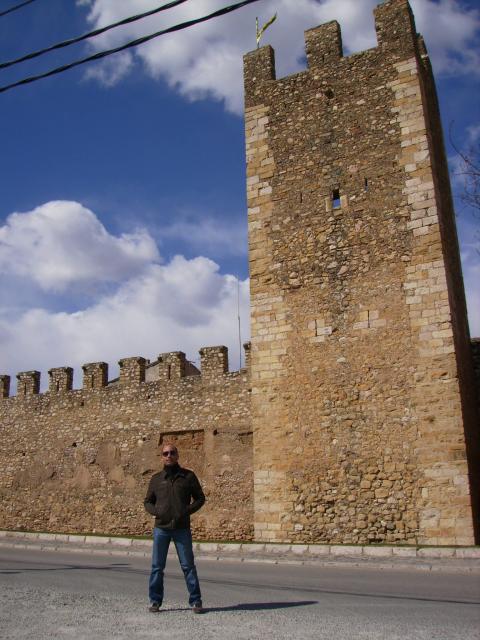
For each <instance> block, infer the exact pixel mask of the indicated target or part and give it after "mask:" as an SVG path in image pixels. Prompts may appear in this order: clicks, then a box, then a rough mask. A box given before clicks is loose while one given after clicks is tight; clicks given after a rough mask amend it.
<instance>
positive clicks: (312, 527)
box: [0, 0, 480, 551]
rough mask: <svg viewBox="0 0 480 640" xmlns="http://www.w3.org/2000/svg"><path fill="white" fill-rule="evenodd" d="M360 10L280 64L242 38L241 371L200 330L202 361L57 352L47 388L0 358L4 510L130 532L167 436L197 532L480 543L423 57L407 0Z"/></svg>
mask: <svg viewBox="0 0 480 640" xmlns="http://www.w3.org/2000/svg"><path fill="white" fill-rule="evenodd" d="M375 26H376V31H377V39H378V45H377V46H376V47H375V48H373V49H370V50H368V51H363V52H361V53H357V54H355V55H352V56H348V57H346V56H343V53H342V40H341V33H340V27H339V25H338V23H337V22H335V21H333V22H330V23H328V24H325V25H320V26H319V27H316V28H314V29H310V30H308V31H307V32H306V34H305V48H306V58H307V64H308V67H307V69H306V70H305V71H302V72H300V73H297V74H294V75H292V76H289V77H286V78H280V79H276V73H275V56H274V51H273V49H272V48H271V47H268V46H267V47H263V48H260V49H257V50H256V51H253V52H252V53H249V54H247V55H246V56H245V59H244V63H245V66H244V80H245V139H246V159H247V200H248V231H249V266H250V287H251V290H250V295H251V335H252V341H251V345H246V363H247V365H246V369H244V370H242V371H239V372H229V370H228V353H227V350H226V349H225V347H221V346H216V347H215V346H214V347H205V348H203V349H201V351H200V355H201V371H199V370H198V369H197V368H196V367H194V366H193V365H192V364H191V363H189V362H188V361H187V360H186V358H185V354H184V353H182V352H181V351H175V352H170V353H162V354H160V356H159V358H158V361H157V362H155V363H153V364H149V363H148V362H147V361H146V360H145V359H144V358H141V357H134V358H126V359H123V360H121V361H120V377H119V379H118V380H111V381H110V382H108V367H107V365H106V363H104V362H96V363H89V364H86V365H84V367H83V372H84V381H83V388H82V389H80V390H72V370H71V369H69V368H68V367H61V368H56V369H51V370H50V371H49V376H50V380H49V390H48V392H46V393H43V394H39V386H40V375H39V373H38V372H37V371H27V372H23V373H20V374H18V376H17V378H18V384H17V396H16V397H10V379H9V378H8V376H4V375H2V376H0V420H1V441H0V469H1V470H2V472H1V474H0V498H1V499H0V528H4V529H20V528H23V529H31V530H36V531H38V530H42V531H55V532H57V531H65V532H69V533H71V532H98V533H103V534H141V533H145V532H147V531H149V530H150V529H151V525H152V520H151V518H150V517H149V516H147V514H146V513H145V512H144V510H143V506H142V502H143V495H144V492H145V488H146V485H147V482H148V480H149V477H150V475H151V474H152V473H153V472H154V471H155V470H157V469H158V468H159V467H160V466H161V461H160V459H159V452H160V447H161V446H162V445H163V444H164V443H165V442H172V443H177V444H178V446H179V448H180V451H181V455H182V458H181V462H182V463H183V464H184V465H185V466H187V467H191V468H192V469H194V471H196V472H197V474H198V475H199V477H200V479H201V480H202V483H203V484H204V486H205V489H206V493H207V505H206V507H205V508H204V509H202V511H201V512H200V513H199V514H198V515H197V516H195V518H194V535H195V536H196V537H197V539H204V540H205V539H210V540H211V539H224V540H225V539H226V540H228V539H230V540H249V539H252V538H254V539H255V540H257V541H258V542H259V543H263V542H269V543H276V542H282V543H285V542H288V543H297V544H298V545H299V546H296V547H295V548H296V549H302V548H305V549H306V548H307V547H306V546H305V545H310V544H312V543H313V544H314V545H315V544H318V543H328V544H333V545H341V544H343V545H350V544H360V545H368V544H370V543H388V544H391V545H395V544H398V543H402V544H405V543H406V544H411V545H418V544H421V545H470V544H473V543H474V542H477V543H479V542H480V537H479V524H480V519H479V504H480V499H479V496H480V486H479V485H480V482H479V469H480V463H479V461H480V445H479V443H480V439H479V433H480V423H479V421H478V397H479V393H478V391H479V388H480V346H479V344H480V343H479V340H478V339H476V340H474V341H473V342H471V341H470V337H469V331H468V324H467V316H466V306H465V296H464V291H463V282H462V275H461V268H460V259H459V252H458V242H457V237H456V230H455V223H454V215H453V209H452V200H451V194H450V186H449V180H448V171H447V165H446V160H445V153H444V148H443V139H442V131H441V125H440V117H439V112H438V105H437V98H436V93H435V86H434V81H433V76H432V73H431V69H430V65H429V61H428V55H427V52H426V49H425V46H424V44H423V40H422V38H421V36H419V35H418V34H417V32H416V29H415V24H414V19H413V15H412V12H411V10H410V7H409V5H408V2H407V1H406V0H388V1H387V2H384V3H383V4H381V5H379V6H378V7H377V8H376V10H375ZM472 345H473V347H472ZM472 348H473V354H474V358H472ZM474 363H475V366H474ZM475 371H476V373H477V377H475ZM337 548H338V549H341V547H337ZM353 548H354V549H357V547H353ZM358 549H360V551H361V547H358Z"/></svg>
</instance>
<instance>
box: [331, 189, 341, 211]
mask: <svg viewBox="0 0 480 640" xmlns="http://www.w3.org/2000/svg"><path fill="white" fill-rule="evenodd" d="M332 207H333V208H334V209H339V208H340V189H334V190H333V191H332Z"/></svg>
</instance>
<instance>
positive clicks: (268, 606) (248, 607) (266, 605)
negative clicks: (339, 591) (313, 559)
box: [205, 600, 318, 613]
mask: <svg viewBox="0 0 480 640" xmlns="http://www.w3.org/2000/svg"><path fill="white" fill-rule="evenodd" d="M310 604H318V600H299V601H297V602H245V603H242V604H234V605H231V606H229V607H208V608H206V609H205V612H206V613H214V612H217V611H271V610H273V609H288V608H289V607H306V606H308V605H310Z"/></svg>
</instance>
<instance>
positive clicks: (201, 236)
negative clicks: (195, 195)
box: [158, 215, 247, 257]
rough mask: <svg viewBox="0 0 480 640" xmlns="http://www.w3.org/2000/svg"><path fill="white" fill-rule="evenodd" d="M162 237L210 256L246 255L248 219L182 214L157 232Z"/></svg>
mask: <svg viewBox="0 0 480 640" xmlns="http://www.w3.org/2000/svg"><path fill="white" fill-rule="evenodd" d="M158 235H159V236H160V237H161V239H162V240H163V239H173V240H180V241H181V242H184V243H185V244H187V245H188V246H190V247H191V248H192V249H193V250H195V251H201V252H204V253H206V254H207V255H209V256H216V257H224V256H246V255H247V221H246V220H243V223H242V221H241V220H233V221H232V220H231V219H228V218H224V219H219V218H214V217H212V216H209V215H203V216H201V218H196V219H195V218H193V217H188V216H183V217H180V218H178V219H177V220H175V222H173V223H172V224H170V225H169V226H166V227H161V228H160V229H159V231H158Z"/></svg>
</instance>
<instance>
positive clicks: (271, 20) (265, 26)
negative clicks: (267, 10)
mask: <svg viewBox="0 0 480 640" xmlns="http://www.w3.org/2000/svg"><path fill="white" fill-rule="evenodd" d="M276 19H277V14H275V15H274V16H273V17H272V18H270V20H268V21H267V22H266V23H265V24H264V25H263V27H262V28H261V29H259V28H258V18H255V25H256V28H257V29H256V31H257V49H258V47H259V44H260V38H261V37H262V36H263V33H264V31H265V30H266V29H268V27H269V26H270V25H271V24H272V22H275V20H276Z"/></svg>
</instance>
